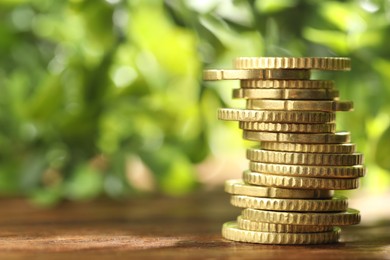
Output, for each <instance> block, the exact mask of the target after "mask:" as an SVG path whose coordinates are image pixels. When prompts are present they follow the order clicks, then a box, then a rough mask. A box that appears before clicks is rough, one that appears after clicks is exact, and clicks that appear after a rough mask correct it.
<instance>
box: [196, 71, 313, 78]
mask: <svg viewBox="0 0 390 260" xmlns="http://www.w3.org/2000/svg"><path fill="white" fill-rule="evenodd" d="M309 78H310V70H285V69H280V70H278V69H277V70H265V69H253V70H251V69H249V70H248V69H244V70H204V71H203V80H243V79H309Z"/></svg>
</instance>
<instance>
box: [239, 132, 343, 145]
mask: <svg viewBox="0 0 390 260" xmlns="http://www.w3.org/2000/svg"><path fill="white" fill-rule="evenodd" d="M243 138H244V139H246V140H251V141H259V142H286V143H310V144H317V143H319V144H327V143H330V144H333V143H335V144H337V143H347V142H349V141H350V134H349V132H336V133H319V134H306V133H278V132H275V133H272V132H259V131H248V130H244V131H243Z"/></svg>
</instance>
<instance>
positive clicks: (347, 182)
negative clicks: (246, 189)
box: [243, 171, 359, 190]
mask: <svg viewBox="0 0 390 260" xmlns="http://www.w3.org/2000/svg"><path fill="white" fill-rule="evenodd" d="M243 180H244V181H245V182H246V183H249V184H253V185H260V186H269V187H277V188H285V189H319V190H351V189H356V188H358V187H359V179H358V178H355V179H340V178H339V179H334V178H307V177H295V176H282V175H271V174H263V173H258V172H251V171H244V173H243Z"/></svg>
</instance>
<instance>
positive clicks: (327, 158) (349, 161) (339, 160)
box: [246, 148, 363, 166]
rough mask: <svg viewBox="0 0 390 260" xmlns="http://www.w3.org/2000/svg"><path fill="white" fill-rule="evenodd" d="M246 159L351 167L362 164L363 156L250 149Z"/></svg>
mask: <svg viewBox="0 0 390 260" xmlns="http://www.w3.org/2000/svg"><path fill="white" fill-rule="evenodd" d="M246 158H247V159H249V160H251V161H256V162H263V163H278V164H292V165H321V166H324V165H327V166H352V165H359V164H363V154H361V153H353V154H329V153H328V154H321V153H297V152H279V151H268V150H263V149H254V148H251V149H247V152H246Z"/></svg>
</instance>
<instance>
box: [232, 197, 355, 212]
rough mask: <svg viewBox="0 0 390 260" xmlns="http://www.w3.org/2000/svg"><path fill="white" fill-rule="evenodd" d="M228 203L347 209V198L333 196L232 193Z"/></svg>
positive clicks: (267, 207)
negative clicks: (271, 195)
mask: <svg viewBox="0 0 390 260" xmlns="http://www.w3.org/2000/svg"><path fill="white" fill-rule="evenodd" d="M230 203H231V204H232V205H233V206H235V207H239V208H251V209H263V210H273V211H294V212H301V211H303V212H327V211H331V212H337V211H346V210H347V209H348V199H347V198H346V197H343V196H335V197H333V198H331V199H322V200H321V199H279V198H259V197H252V196H243V195H232V196H231V198H230Z"/></svg>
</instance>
